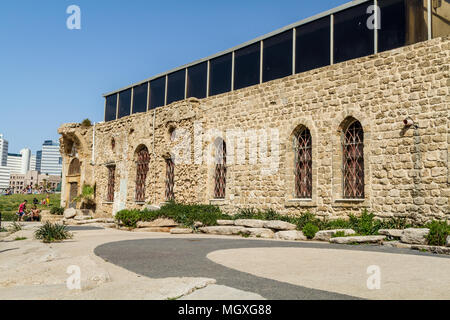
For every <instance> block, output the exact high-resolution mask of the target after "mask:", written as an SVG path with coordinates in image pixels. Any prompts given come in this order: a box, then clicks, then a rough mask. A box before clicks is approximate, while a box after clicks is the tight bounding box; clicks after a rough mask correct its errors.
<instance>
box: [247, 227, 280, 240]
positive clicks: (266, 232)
mask: <svg viewBox="0 0 450 320" xmlns="http://www.w3.org/2000/svg"><path fill="white" fill-rule="evenodd" d="M246 231H248V232H249V235H250V237H255V238H264V239H273V237H274V236H275V233H274V232H273V231H272V230H270V229H265V228H247V230H246Z"/></svg>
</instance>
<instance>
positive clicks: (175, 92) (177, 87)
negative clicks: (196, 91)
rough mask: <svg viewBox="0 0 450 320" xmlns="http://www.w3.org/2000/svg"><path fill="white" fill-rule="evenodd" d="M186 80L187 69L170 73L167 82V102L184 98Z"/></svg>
mask: <svg viewBox="0 0 450 320" xmlns="http://www.w3.org/2000/svg"><path fill="white" fill-rule="evenodd" d="M185 82H186V70H185V69H183V70H180V71H177V72H174V73H171V74H169V79H168V83H167V104H170V103H172V102H175V101H180V100H184V90H185V86H184V84H185Z"/></svg>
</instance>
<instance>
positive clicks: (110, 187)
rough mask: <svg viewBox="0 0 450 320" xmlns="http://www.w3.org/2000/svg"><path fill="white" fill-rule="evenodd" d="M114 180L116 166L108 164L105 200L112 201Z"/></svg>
mask: <svg viewBox="0 0 450 320" xmlns="http://www.w3.org/2000/svg"><path fill="white" fill-rule="evenodd" d="M115 180H116V166H108V195H107V199H106V201H108V202H114V187H115Z"/></svg>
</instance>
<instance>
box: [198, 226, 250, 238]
mask: <svg viewBox="0 0 450 320" xmlns="http://www.w3.org/2000/svg"><path fill="white" fill-rule="evenodd" d="M200 231H201V232H203V233H207V234H218V235H227V236H230V235H239V234H247V235H248V234H250V232H249V231H248V229H247V228H244V227H238V226H218V227H203V228H200Z"/></svg>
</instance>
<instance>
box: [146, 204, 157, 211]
mask: <svg viewBox="0 0 450 320" xmlns="http://www.w3.org/2000/svg"><path fill="white" fill-rule="evenodd" d="M144 209H147V210H148V211H158V210H161V207H160V206H156V205H151V204H148V205H146V206H145V207H144Z"/></svg>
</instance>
